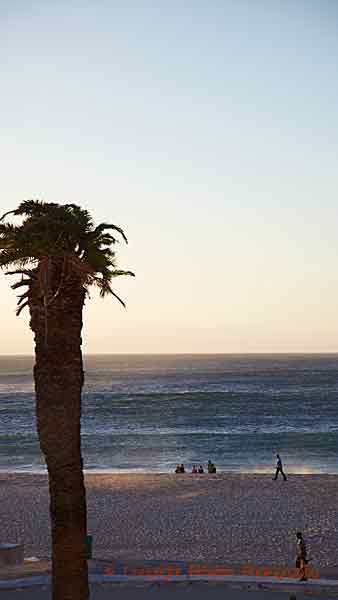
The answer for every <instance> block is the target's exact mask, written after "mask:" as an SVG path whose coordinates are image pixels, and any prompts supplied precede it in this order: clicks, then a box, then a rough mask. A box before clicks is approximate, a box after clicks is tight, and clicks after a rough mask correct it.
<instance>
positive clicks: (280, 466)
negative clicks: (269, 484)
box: [274, 454, 286, 481]
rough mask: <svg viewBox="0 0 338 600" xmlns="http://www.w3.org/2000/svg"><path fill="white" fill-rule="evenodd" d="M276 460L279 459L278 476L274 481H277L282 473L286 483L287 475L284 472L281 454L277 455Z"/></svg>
mask: <svg viewBox="0 0 338 600" xmlns="http://www.w3.org/2000/svg"><path fill="white" fill-rule="evenodd" d="M276 458H277V461H276V475H275V477H274V481H276V479H277V477H278V475H279V473H281V474H282V475H283V479H284V481H286V475H285V473H284V471H283V465H282V459H281V457H280V456H279V454H276Z"/></svg>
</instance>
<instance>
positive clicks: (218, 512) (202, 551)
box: [0, 473, 338, 568]
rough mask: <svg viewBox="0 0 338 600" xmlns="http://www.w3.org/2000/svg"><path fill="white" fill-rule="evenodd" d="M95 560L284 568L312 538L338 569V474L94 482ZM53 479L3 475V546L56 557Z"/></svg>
mask: <svg viewBox="0 0 338 600" xmlns="http://www.w3.org/2000/svg"><path fill="white" fill-rule="evenodd" d="M86 487H87V504H88V531H89V533H90V534H91V535H92V536H93V555H94V557H95V558H102V559H115V560H121V561H123V560H125V561H128V560H134V559H136V560H152V559H159V560H183V561H194V562H195V561H197V562H198V561H201V563H203V562H208V563H212V562H213V561H215V562H222V563H224V564H247V563H251V564H255V565H262V564H265V565H274V566H278V565H285V564H292V565H293V562H294V556H295V531H296V530H298V529H300V530H302V531H303V533H304V535H305V537H306V540H307V542H308V545H309V550H310V555H311V557H312V564H313V565H315V566H317V567H319V568H320V567H328V566H331V567H333V566H337V565H338V557H337V527H338V526H337V523H338V477H337V476H335V475H293V476H290V477H289V479H288V481H287V482H283V481H282V480H278V481H276V482H275V481H272V475H271V476H269V475H265V474H264V475H258V474H256V475H252V474H250V475H244V474H241V475H239V474H238V475H237V474H226V473H221V474H219V475H218V474H217V475H215V476H210V475H201V476H193V475H191V474H186V475H174V474H168V475H166V474H156V475H149V474H146V475H139V474H122V475H115V474H105V475H101V474H96V475H94V474H90V475H86ZM48 503H49V498H48V482H47V477H46V476H44V475H31V474H4V473H2V474H0V540H1V541H2V542H22V541H24V544H25V556H26V557H29V556H36V557H48V556H50V532H49V514H48Z"/></svg>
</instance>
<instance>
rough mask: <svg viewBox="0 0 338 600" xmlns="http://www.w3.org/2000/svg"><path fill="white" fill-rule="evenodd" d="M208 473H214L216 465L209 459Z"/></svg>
mask: <svg viewBox="0 0 338 600" xmlns="http://www.w3.org/2000/svg"><path fill="white" fill-rule="evenodd" d="M208 473H216V467H215V465H214V463H213V462H211V460H208Z"/></svg>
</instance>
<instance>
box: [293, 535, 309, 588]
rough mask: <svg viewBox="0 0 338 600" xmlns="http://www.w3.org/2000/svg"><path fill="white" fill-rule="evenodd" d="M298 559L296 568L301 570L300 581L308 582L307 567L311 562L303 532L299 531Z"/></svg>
mask: <svg viewBox="0 0 338 600" xmlns="http://www.w3.org/2000/svg"><path fill="white" fill-rule="evenodd" d="M296 536H297V558H296V567H297V569H299V575H300V579H299V581H307V577H306V572H305V567H306V565H307V563H308V562H309V561H308V560H307V551H306V545H305V541H304V539H303V536H302V533H301V531H297V533H296Z"/></svg>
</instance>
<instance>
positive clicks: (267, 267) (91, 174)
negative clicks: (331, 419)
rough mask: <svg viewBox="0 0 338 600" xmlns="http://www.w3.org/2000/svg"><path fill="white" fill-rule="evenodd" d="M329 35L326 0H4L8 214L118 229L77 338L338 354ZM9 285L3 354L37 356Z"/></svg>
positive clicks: (191, 348)
mask: <svg viewBox="0 0 338 600" xmlns="http://www.w3.org/2000/svg"><path fill="white" fill-rule="evenodd" d="M337 32H338V3H337V2H335V1H333V0H316V1H315V0H297V2H295V1H293V0H292V1H291V0H284V1H278V0H274V1H268V0H233V1H232V0H215V1H210V2H207V1H199V0H191V1H189V0H188V1H186V2H182V1H181V0H173V1H171V2H167V1H163V0H159V1H158V2H153V1H150V0H149V1H145V0H134V1H130V0H124V1H123V2H121V1H114V0H109V1H108V0H99V1H98V2H89V1H77V0H74V1H72V2H68V1H67V2H66V1H64V0H58V1H57V2H51V1H48V0H47V2H46V0H30V1H29V2H27V1H26V0H0V45H1V52H0V72H1V95H0V109H1V110H0V131H1V137H0V165H1V177H0V190H1V213H4V212H5V211H7V210H11V209H13V208H15V207H16V206H17V205H18V204H19V202H20V201H21V200H23V199H27V198H39V199H42V200H46V201H50V202H59V203H67V202H74V203H76V204H80V205H82V206H84V207H86V208H88V209H89V210H90V211H91V212H92V214H93V216H94V218H95V220H96V221H97V222H100V221H106V222H113V223H116V224H117V225H119V226H121V227H123V228H124V230H125V232H126V234H127V236H128V238H129V245H128V246H126V247H125V246H124V245H122V244H121V245H120V246H119V247H118V248H117V252H118V256H119V266H120V267H121V268H128V269H132V270H134V271H135V273H136V278H135V279H132V278H130V279H127V278H119V279H118V280H116V286H115V289H116V292H117V293H119V294H120V295H121V296H122V297H123V298H124V299H125V301H126V303H127V310H124V309H123V308H122V307H121V306H120V305H119V304H118V303H117V302H116V301H114V300H113V299H105V300H103V301H102V300H100V299H99V298H98V296H97V294H96V292H93V293H92V294H91V299H90V300H88V301H87V303H86V308H85V322H84V326H85V329H84V334H83V339H84V351H85V352H89V353H96V352H112V353H116V352H117V353H118V352H154V353H157V352H201V353H203V352H206V353H208V352H289V351H290V352H326V351H338V233H337V231H338V111H337V98H338V83H337V82H338V79H337V64H338V35H337ZM10 283H11V280H10V277H5V275H4V274H1V273H0V314H1V337H0V354H7V353H8V354H13V353H20V354H21V353H22V354H30V353H32V352H33V338H32V334H31V332H30V330H29V326H28V312H24V313H22V315H21V316H20V317H19V318H17V317H16V316H15V305H16V293H15V292H14V291H12V290H11V289H10ZM12 283H14V280H12Z"/></svg>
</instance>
